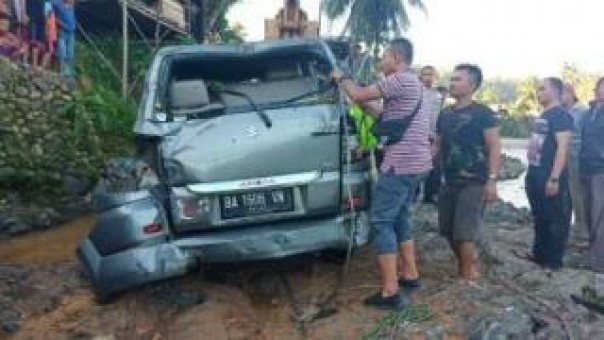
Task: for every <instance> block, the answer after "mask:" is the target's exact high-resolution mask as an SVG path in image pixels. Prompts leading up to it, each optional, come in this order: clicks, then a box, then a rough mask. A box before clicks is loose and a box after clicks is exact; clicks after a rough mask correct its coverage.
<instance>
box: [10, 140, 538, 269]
mask: <svg viewBox="0 0 604 340" xmlns="http://www.w3.org/2000/svg"><path fill="white" fill-rule="evenodd" d="M526 145H527V141H526V140H512V139H504V141H503V149H504V153H506V154H508V155H510V156H513V157H517V158H520V159H522V161H523V162H525V163H526V156H525V153H526ZM498 188H499V195H500V197H501V199H502V200H504V201H506V202H511V203H513V204H514V205H516V206H517V207H528V202H527V198H526V194H525V193H524V175H523V176H522V177H521V178H519V179H517V180H510V181H505V182H500V183H499V184H498ZM93 222H94V217H93V216H92V215H88V216H84V217H81V218H78V219H76V220H74V221H72V222H70V223H66V224H64V225H61V226H58V227H55V228H52V229H50V230H47V231H43V232H36V233H31V234H27V235H24V236H20V237H14V238H11V239H8V240H5V241H1V242H0V264H3V263H4V264H6V263H10V264H42V263H57V262H62V261H68V260H73V259H74V254H75V250H76V247H77V244H78V243H79V242H80V240H82V239H83V238H84V237H86V235H87V234H88V232H89V231H90V229H91V227H92V224H93Z"/></svg>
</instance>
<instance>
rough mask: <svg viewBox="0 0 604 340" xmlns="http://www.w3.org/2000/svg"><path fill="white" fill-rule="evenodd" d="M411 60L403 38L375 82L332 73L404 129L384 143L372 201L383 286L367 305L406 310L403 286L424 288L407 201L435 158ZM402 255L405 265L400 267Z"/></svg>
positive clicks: (348, 90)
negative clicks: (363, 82)
mask: <svg viewBox="0 0 604 340" xmlns="http://www.w3.org/2000/svg"><path fill="white" fill-rule="evenodd" d="M412 63H413V45H412V44H411V42H410V41H409V40H407V39H404V38H400V39H395V40H393V41H392V42H391V43H390V45H389V47H388V48H387V49H386V51H385V52H384V56H383V58H382V63H381V71H382V72H383V73H384V75H385V78H384V79H382V80H380V81H379V82H377V83H376V84H373V85H370V86H366V87H362V86H358V85H356V84H355V83H354V81H353V80H352V79H350V77H347V76H345V75H344V73H343V72H342V71H340V70H335V71H334V72H333V74H332V77H333V78H334V80H335V81H336V83H337V84H339V86H340V87H341V88H342V89H343V90H344V92H346V94H347V95H348V97H349V98H350V99H351V100H352V101H354V102H355V103H359V104H361V105H363V106H364V107H365V109H366V111H367V112H370V113H371V114H373V115H374V116H376V117H380V118H381V119H383V121H384V122H386V123H388V124H392V123H397V122H399V123H398V124H400V126H403V125H404V126H405V127H406V129H403V130H398V129H397V131H400V135H398V136H391V137H393V139H392V140H390V142H391V143H387V144H386V145H385V146H384V160H383V162H382V164H381V166H380V173H379V176H378V181H377V185H376V188H375V193H374V195H373V202H372V205H371V228H372V234H373V241H372V243H373V246H374V248H375V250H376V251H377V254H378V263H379V266H380V270H381V274H382V289H381V291H380V292H378V293H377V294H375V295H372V296H369V297H368V298H366V299H365V301H364V304H365V305H368V306H373V307H378V308H387V309H399V308H402V307H404V306H405V305H406V304H407V302H406V301H405V300H404V299H403V297H402V296H401V294H400V293H399V289H400V288H401V287H402V288H406V289H416V288H419V287H420V281H419V274H418V271H417V267H416V263H415V243H414V241H413V237H412V228H411V224H410V219H409V205H410V203H411V200H412V198H413V196H414V195H415V190H416V189H417V186H418V185H419V183H420V182H421V181H422V179H423V178H424V177H425V175H426V174H427V173H428V171H430V169H431V167H432V159H431V156H430V142H429V138H428V135H429V117H428V111H426V110H425V109H424V105H423V86H422V84H421V82H420V80H419V77H418V75H417V74H416V73H415V72H413V71H412V70H411V68H410V65H411V64H412ZM378 99H383V108H378V107H376V106H375V105H372V101H375V100H378ZM403 122H406V124H403ZM381 137H382V136H380V138H381ZM397 253H398V255H397ZM399 255H400V259H401V266H399V267H398V268H397V262H398V261H397V258H398V256H399ZM398 269H400V272H399V273H397V270H398Z"/></svg>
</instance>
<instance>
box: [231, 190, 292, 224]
mask: <svg viewBox="0 0 604 340" xmlns="http://www.w3.org/2000/svg"><path fill="white" fill-rule="evenodd" d="M220 208H221V213H222V217H223V218H225V219H228V218H237V217H245V216H255V215H264V214H271V213H279V212H287V211H292V210H294V202H293V194H292V189H291V188H285V189H276V190H267V191H254V192H246V193H237V194H228V195H223V196H221V199H220Z"/></svg>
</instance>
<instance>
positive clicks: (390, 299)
mask: <svg viewBox="0 0 604 340" xmlns="http://www.w3.org/2000/svg"><path fill="white" fill-rule="evenodd" d="M363 304H364V305H365V306H369V307H374V308H379V309H386V310H399V309H403V308H405V307H406V306H407V305H409V302H408V301H407V300H406V299H405V298H403V297H402V296H401V294H399V293H396V294H394V295H392V296H382V293H381V292H378V293H376V294H373V295H371V296H369V297H367V298H366V299H365V300H364V301H363Z"/></svg>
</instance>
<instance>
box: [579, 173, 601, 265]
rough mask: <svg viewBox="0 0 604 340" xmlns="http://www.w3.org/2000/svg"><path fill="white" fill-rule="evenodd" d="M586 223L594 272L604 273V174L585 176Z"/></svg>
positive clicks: (590, 258) (583, 176)
mask: <svg viewBox="0 0 604 340" xmlns="http://www.w3.org/2000/svg"><path fill="white" fill-rule="evenodd" d="M581 177H582V178H581V179H582V181H583V189H584V201H585V202H584V203H585V222H586V224H587V230H588V232H589V261H590V266H591V269H592V270H597V271H599V272H604V173H596V174H583V175H582V176H581Z"/></svg>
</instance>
